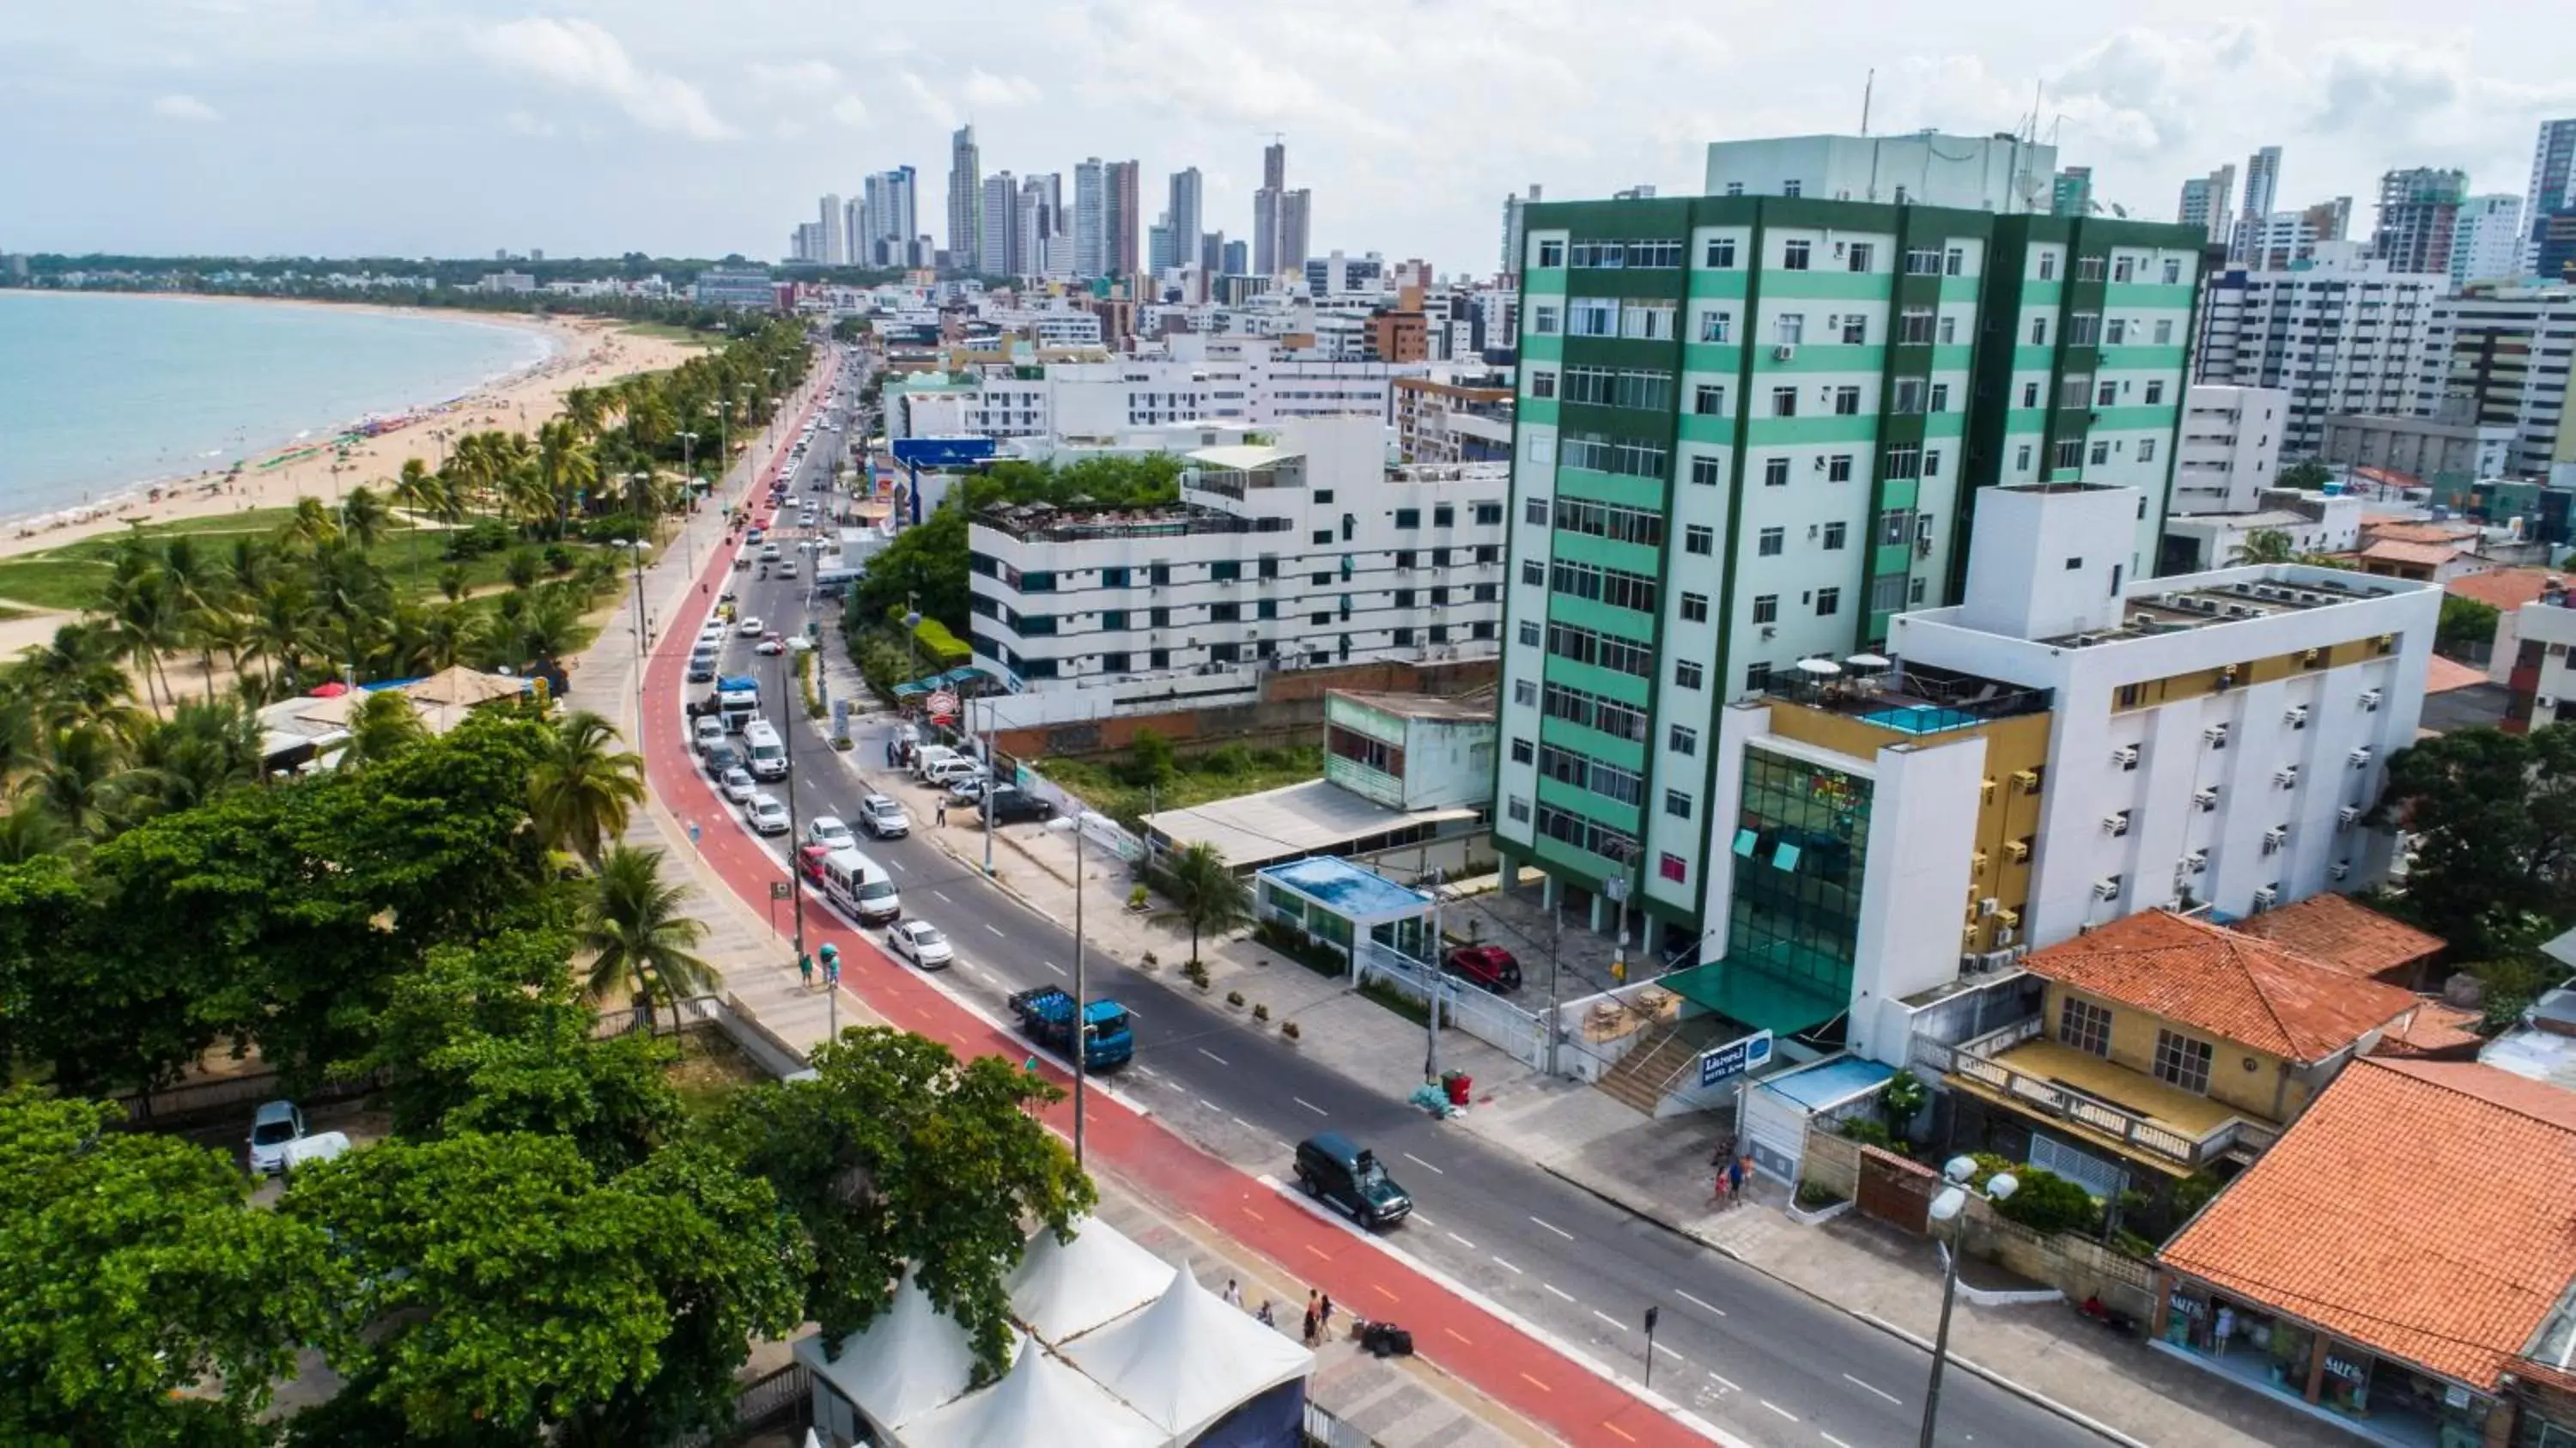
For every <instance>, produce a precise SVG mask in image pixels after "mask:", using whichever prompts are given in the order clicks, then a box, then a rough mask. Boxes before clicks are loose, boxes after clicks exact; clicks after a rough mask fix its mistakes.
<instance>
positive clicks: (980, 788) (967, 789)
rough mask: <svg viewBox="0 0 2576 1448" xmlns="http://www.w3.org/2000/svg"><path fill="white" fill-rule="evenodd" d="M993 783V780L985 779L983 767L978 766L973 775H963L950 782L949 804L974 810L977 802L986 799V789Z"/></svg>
mask: <svg viewBox="0 0 2576 1448" xmlns="http://www.w3.org/2000/svg"><path fill="white" fill-rule="evenodd" d="M991 783H992V781H991V780H989V779H986V778H985V777H984V769H983V766H981V765H977V766H976V768H975V772H974V773H973V774H961V775H959V776H957V777H956V778H954V779H952V780H950V781H948V802H949V803H950V804H953V805H957V806H960V807H961V808H966V809H972V808H974V806H975V801H977V800H979V799H982V798H983V797H984V790H985V787H986V786H988V785H990V784H991Z"/></svg>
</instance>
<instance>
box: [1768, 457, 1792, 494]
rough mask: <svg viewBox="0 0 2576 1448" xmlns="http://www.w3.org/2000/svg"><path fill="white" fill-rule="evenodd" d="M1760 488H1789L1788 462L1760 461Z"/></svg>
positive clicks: (1774, 459)
mask: <svg viewBox="0 0 2576 1448" xmlns="http://www.w3.org/2000/svg"><path fill="white" fill-rule="evenodd" d="M1762 486H1764V487H1766V488H1785V487H1787V486H1789V460H1788V459H1787V458H1764V459H1763V460H1762Z"/></svg>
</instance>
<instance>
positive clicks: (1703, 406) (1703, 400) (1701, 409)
mask: <svg viewBox="0 0 2576 1448" xmlns="http://www.w3.org/2000/svg"><path fill="white" fill-rule="evenodd" d="M1691 411H1692V412H1695V413H1697V414H1699V415H1700V416H1701V417H1721V416H1724V415H1725V413H1726V389H1725V388H1724V387H1721V386H1719V385H1718V384H1716V383H1714V382H1703V383H1701V384H1699V386H1698V389H1697V390H1696V391H1694V392H1693V393H1692V395H1691Z"/></svg>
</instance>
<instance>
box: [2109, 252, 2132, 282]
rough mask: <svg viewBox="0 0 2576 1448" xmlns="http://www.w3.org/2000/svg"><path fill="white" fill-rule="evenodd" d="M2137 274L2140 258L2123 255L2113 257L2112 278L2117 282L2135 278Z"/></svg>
mask: <svg viewBox="0 0 2576 1448" xmlns="http://www.w3.org/2000/svg"><path fill="white" fill-rule="evenodd" d="M2137 274H2138V259H2137V258H2136V257H2133V256H2122V257H2114V258H2112V259H2111V280H2113V281H2115V282H2125V281H2129V280H2131V279H2133V278H2134V277H2136V276H2137Z"/></svg>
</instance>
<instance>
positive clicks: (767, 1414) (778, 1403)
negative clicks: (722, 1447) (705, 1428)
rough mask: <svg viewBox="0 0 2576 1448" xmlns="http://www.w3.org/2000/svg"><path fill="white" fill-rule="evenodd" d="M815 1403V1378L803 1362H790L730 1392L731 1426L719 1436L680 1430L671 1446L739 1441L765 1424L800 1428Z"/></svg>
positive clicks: (699, 1446)
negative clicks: (678, 1435)
mask: <svg viewBox="0 0 2576 1448" xmlns="http://www.w3.org/2000/svg"><path fill="white" fill-rule="evenodd" d="M813 1403H814V1380H813V1377H812V1375H811V1373H810V1372H808V1370H807V1369H806V1367H805V1365H804V1364H803V1363H789V1364H788V1365H787V1366H785V1367H783V1368H780V1369H779V1370H778V1371H776V1372H774V1373H771V1374H769V1375H768V1376H766V1377H763V1378H759V1379H757V1380H755V1381H753V1382H750V1383H747V1384H745V1385H744V1386H743V1387H742V1388H741V1389H740V1390H739V1391H737V1392H736V1393H735V1394H734V1395H733V1427H732V1428H730V1429H728V1430H727V1431H726V1434H725V1436H724V1437H723V1438H722V1439H721V1440H719V1439H717V1438H715V1437H713V1436H712V1435H710V1434H707V1433H687V1434H683V1435H682V1436H681V1437H680V1438H679V1439H678V1440H677V1442H676V1444H675V1445H674V1448H709V1445H710V1444H713V1443H716V1442H719V1441H721V1442H726V1443H738V1442H741V1441H742V1440H743V1439H745V1438H747V1437H749V1436H751V1435H752V1434H754V1433H757V1432H759V1431H760V1430H762V1429H764V1428H777V1427H786V1428H791V1429H793V1428H802V1427H806V1426H808V1415H809V1413H810V1412H811V1410H812V1408H813Z"/></svg>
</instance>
